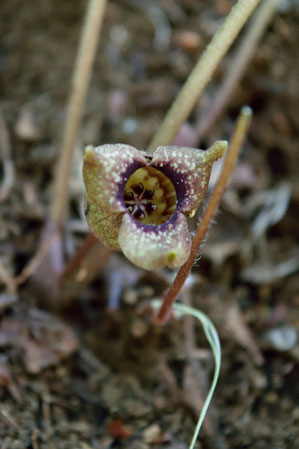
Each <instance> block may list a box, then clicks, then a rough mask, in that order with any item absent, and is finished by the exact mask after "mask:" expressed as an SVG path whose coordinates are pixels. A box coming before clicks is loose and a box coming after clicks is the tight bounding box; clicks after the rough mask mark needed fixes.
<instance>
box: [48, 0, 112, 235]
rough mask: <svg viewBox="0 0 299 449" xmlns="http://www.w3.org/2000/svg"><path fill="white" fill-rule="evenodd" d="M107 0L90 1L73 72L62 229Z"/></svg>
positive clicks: (63, 158)
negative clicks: (76, 144)
mask: <svg viewBox="0 0 299 449" xmlns="http://www.w3.org/2000/svg"><path fill="white" fill-rule="evenodd" d="M105 4H106V0H89V3H88V8H87V11H86V15H85V22H84V26H83V30H82V35H81V40H80V46H79V50H78V54H77V59H76V64H75V68H74V73H73V82H72V91H71V95H70V99H69V103H68V108H67V116H66V122H65V128H64V133H63V139H62V144H61V148H60V151H59V160H58V164H57V171H56V179H55V184H54V195H53V201H52V207H51V219H52V221H53V222H54V223H55V224H56V226H57V228H60V227H61V226H62V223H63V219H64V216H65V213H66V206H67V201H68V191H69V188H68V187H69V186H68V185H69V176H70V170H71V161H72V155H73V150H74V146H75V142H76V139H77V134H78V128H79V124H80V121H81V117H82V113H83V106H84V102H85V98H86V93H87V88H88V84H89V80H90V75H91V69H92V65H93V61H94V57H95V52H96V46H97V42H98V36H99V32H100V29H101V24H102V19H103V13H104V7H105Z"/></svg>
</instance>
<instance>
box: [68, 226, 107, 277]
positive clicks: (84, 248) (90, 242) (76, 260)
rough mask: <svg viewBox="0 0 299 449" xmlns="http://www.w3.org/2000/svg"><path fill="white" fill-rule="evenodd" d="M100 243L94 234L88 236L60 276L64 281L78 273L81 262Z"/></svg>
mask: <svg viewBox="0 0 299 449" xmlns="http://www.w3.org/2000/svg"><path fill="white" fill-rule="evenodd" d="M98 241H99V240H98V239H97V238H96V237H95V236H94V235H93V234H88V235H87V237H86V238H85V239H84V241H83V243H82V245H81V246H80V248H79V249H78V251H77V252H76V253H75V255H74V256H73V257H72V258H71V260H70V261H69V262H68V264H67V265H66V267H65V269H64V270H63V273H62V274H61V276H60V278H61V280H62V281H63V280H64V279H66V278H68V277H70V276H72V275H73V274H74V273H75V272H76V270H77V269H78V266H79V265H80V263H81V261H82V260H84V259H85V257H86V256H87V254H88V253H89V251H90V249H91V248H93V247H94V245H95V244H96V243H97V242H98Z"/></svg>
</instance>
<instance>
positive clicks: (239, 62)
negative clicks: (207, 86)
mask: <svg viewBox="0 0 299 449" xmlns="http://www.w3.org/2000/svg"><path fill="white" fill-rule="evenodd" d="M277 3H278V0H264V2H262V3H261V5H260V7H259V9H258V10H257V11H256V13H255V15H254V17H253V18H252V22H251V23H250V24H249V28H248V30H247V32H246V34H245V35H244V37H243V39H242V40H241V42H240V44H239V46H238V48H237V49H236V51H235V53H234V55H233V57H232V59H231V61H230V63H229V69H228V73H227V75H226V78H225V80H224V82H223V84H222V85H221V88H220V89H219V91H218V93H217V94H216V97H215V98H214V99H213V100H212V101H211V103H212V107H211V109H210V111H209V112H208V113H207V114H204V116H203V117H202V118H200V120H199V125H198V126H197V128H196V130H195V134H196V137H195V140H196V142H200V141H201V140H202V138H203V137H204V136H205V135H206V134H207V132H208V131H209V130H210V129H211V127H212V126H213V125H214V123H215V122H216V121H217V120H218V118H219V117H220V115H221V114H222V113H223V111H224V109H225V107H226V106H227V104H228V102H229V100H230V99H231V97H232V93H233V91H234V89H235V88H236V86H237V85H238V84H239V82H240V79H241V78H242V76H243V75H244V73H245V70H246V68H247V67H248V64H249V62H250V60H251V58H252V57H253V54H254V51H255V49H256V47H257V44H258V41H259V40H260V39H261V37H262V35H263V33H264V31H265V29H266V28H267V26H268V25H269V23H270V21H271V19H272V17H273V15H274V12H275V9H276V6H277Z"/></svg>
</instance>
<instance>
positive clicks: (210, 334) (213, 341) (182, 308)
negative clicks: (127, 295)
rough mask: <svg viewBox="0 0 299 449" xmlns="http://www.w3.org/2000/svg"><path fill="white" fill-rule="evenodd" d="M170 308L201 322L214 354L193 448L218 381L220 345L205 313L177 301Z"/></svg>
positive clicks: (153, 303) (156, 305) (179, 315)
mask: <svg viewBox="0 0 299 449" xmlns="http://www.w3.org/2000/svg"><path fill="white" fill-rule="evenodd" d="M151 304H152V306H153V308H154V309H159V308H160V306H161V304H162V301H160V300H154V301H152V303H151ZM172 310H173V312H174V313H175V315H176V316H177V317H178V318H180V317H183V316H193V317H194V318H196V319H197V320H199V321H200V322H201V325H202V327H203V331H204V333H205V336H206V337H207V340H208V342H209V344H210V346H211V349H212V352H213V356H214V361H215V370H214V376H213V380H212V383H211V387H210V390H209V393H208V395H207V398H206V400H205V402H204V405H203V408H202V410H201V413H200V416H199V419H198V422H197V425H196V428H195V431H194V434H193V437H192V441H191V443H190V446H189V449H194V446H195V443H196V440H197V438H198V435H199V432H200V429H201V427H202V424H203V420H204V418H205V416H206V414H207V410H208V407H209V405H210V402H211V399H212V396H213V394H214V391H215V388H216V385H217V382H218V377H219V372H220V366H221V345H220V341H219V337H218V333H217V331H216V328H215V326H214V324H213V323H212V321H211V320H210V319H209V318H208V317H207V315H205V314H204V313H203V312H201V311H200V310H196V309H194V308H193V307H189V306H186V305H184V304H177V303H176V304H173V306H172Z"/></svg>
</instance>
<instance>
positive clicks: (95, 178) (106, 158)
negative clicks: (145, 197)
mask: <svg viewBox="0 0 299 449" xmlns="http://www.w3.org/2000/svg"><path fill="white" fill-rule="evenodd" d="M144 165H147V160H146V158H145V156H144V153H142V152H141V151H138V150H136V148H134V147H131V146H130V145H123V144H113V145H109V144H106V145H102V146H99V147H96V148H94V147H93V146H91V145H90V146H88V147H87V148H86V150H85V156H84V163H83V179H84V184H85V188H86V195H87V199H88V200H89V201H91V202H92V203H93V204H97V205H98V206H99V207H100V208H101V209H102V210H106V211H110V212H125V211H126V208H125V206H124V204H123V189H124V186H125V184H126V182H127V179H128V177H129V176H130V175H131V174H132V173H133V172H134V171H135V170H137V169H138V168H139V167H142V166H144Z"/></svg>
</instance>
